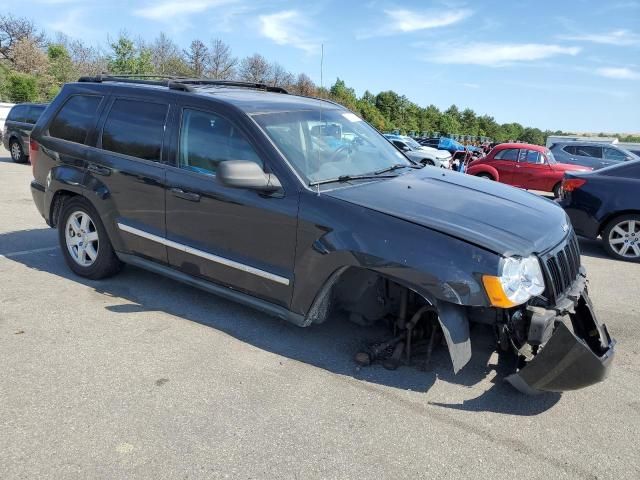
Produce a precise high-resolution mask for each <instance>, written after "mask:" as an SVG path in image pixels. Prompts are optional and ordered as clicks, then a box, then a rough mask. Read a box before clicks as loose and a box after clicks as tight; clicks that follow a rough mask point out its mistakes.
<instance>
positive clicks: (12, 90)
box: [6, 72, 39, 103]
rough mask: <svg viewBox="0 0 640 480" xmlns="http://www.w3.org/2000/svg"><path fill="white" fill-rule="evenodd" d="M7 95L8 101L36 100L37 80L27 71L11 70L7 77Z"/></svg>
mask: <svg viewBox="0 0 640 480" xmlns="http://www.w3.org/2000/svg"><path fill="white" fill-rule="evenodd" d="M6 91H7V96H8V99H9V101H10V102H14V103H20V102H35V101H37V100H38V97H39V95H38V80H37V78H36V77H35V76H33V75H29V74H28V73H20V72H11V73H10V74H9V77H8V79H7V86H6Z"/></svg>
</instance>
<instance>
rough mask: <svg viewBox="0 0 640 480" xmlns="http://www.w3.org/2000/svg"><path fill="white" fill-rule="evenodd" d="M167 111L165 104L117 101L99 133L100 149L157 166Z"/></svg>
mask: <svg viewBox="0 0 640 480" xmlns="http://www.w3.org/2000/svg"><path fill="white" fill-rule="evenodd" d="M168 109H169V106H168V105H167V104H166V103H153V102H147V101H142V100H130V99H123V98H119V99H117V100H116V101H115V102H113V105H112V106H111V110H110V111H109V114H108V115H107V119H106V121H105V123H104V127H103V129H102V148H103V149H104V150H109V151H110V152H116V153H121V154H123V155H129V156H132V157H137V158H141V159H144V160H151V161H154V162H159V161H160V158H161V153H162V140H163V138H164V127H165V121H166V117H167V111H168Z"/></svg>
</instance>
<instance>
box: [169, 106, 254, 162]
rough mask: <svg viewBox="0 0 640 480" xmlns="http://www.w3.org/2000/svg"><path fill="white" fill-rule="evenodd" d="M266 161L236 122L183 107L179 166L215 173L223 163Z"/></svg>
mask: <svg viewBox="0 0 640 480" xmlns="http://www.w3.org/2000/svg"><path fill="white" fill-rule="evenodd" d="M227 160H249V161H252V162H255V163H257V164H258V165H260V166H261V167H262V166H263V162H262V160H261V159H260V157H259V156H258V154H257V153H256V151H255V150H254V148H253V147H252V146H251V144H250V143H249V141H248V140H247V139H246V138H245V137H244V135H243V134H242V133H241V132H240V131H239V130H238V129H237V127H236V126H235V125H233V124H232V123H231V122H229V121H228V120H226V119H225V118H223V117H221V116H219V115H216V114H215V113H209V112H203V111H199V110H192V109H188V108H186V109H184V111H183V112H182V127H181V129H180V168H184V169H186V170H191V171H193V172H198V173H204V174H209V175H214V174H215V173H216V170H217V168H218V165H219V164H220V163H221V162H225V161H227Z"/></svg>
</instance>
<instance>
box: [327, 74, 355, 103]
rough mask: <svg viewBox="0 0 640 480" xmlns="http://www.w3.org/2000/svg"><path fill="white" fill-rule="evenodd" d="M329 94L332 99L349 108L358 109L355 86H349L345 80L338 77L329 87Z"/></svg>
mask: <svg viewBox="0 0 640 480" xmlns="http://www.w3.org/2000/svg"><path fill="white" fill-rule="evenodd" d="M329 95H330V98H331V99H332V100H334V101H336V102H338V103H339V104H341V105H344V106H345V107H347V108H348V109H349V110H357V109H358V105H357V104H358V99H357V97H356V92H355V90H354V89H353V88H349V87H347V85H346V84H345V83H344V80H340V79H339V78H337V79H336V83H334V84H333V85H332V86H331V88H330V89H329Z"/></svg>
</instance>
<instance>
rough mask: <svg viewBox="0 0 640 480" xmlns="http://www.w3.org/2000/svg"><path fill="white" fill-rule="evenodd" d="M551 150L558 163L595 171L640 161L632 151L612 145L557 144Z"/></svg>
mask: <svg viewBox="0 0 640 480" xmlns="http://www.w3.org/2000/svg"><path fill="white" fill-rule="evenodd" d="M550 150H551V151H552V152H553V155H554V157H555V158H556V160H557V161H558V163H569V164H571V165H583V166H585V167H591V168H593V169H594V170H597V169H599V168H603V167H608V166H609V165H616V164H618V163H620V162H626V161H629V160H640V157H638V156H637V155H635V154H633V153H631V152H630V151H628V150H625V149H624V148H621V147H618V146H617V145H614V144H610V143H598V142H580V141H569V142H557V143H554V144H553V145H552V146H551V149H550Z"/></svg>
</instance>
